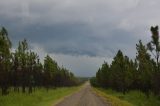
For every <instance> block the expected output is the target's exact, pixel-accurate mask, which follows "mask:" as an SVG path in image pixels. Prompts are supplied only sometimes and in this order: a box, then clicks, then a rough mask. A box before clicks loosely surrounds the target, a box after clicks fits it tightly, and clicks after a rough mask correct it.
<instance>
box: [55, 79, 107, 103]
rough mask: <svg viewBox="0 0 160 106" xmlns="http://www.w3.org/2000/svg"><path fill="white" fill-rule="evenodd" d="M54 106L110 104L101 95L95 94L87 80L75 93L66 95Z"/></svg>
mask: <svg viewBox="0 0 160 106" xmlns="http://www.w3.org/2000/svg"><path fill="white" fill-rule="evenodd" d="M56 106H110V105H109V104H108V103H107V102H106V101H105V100H104V99H103V98H102V97H99V96H98V95H96V94H95V93H94V92H93V91H92V88H91V86H90V84H89V82H87V83H86V84H85V85H84V87H83V88H82V89H81V90H80V91H79V92H77V93H74V94H72V95H71V96H69V97H66V98H65V99H64V100H63V101H61V102H60V103H58V104H57V105H56Z"/></svg>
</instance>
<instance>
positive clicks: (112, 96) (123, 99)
mask: <svg viewBox="0 0 160 106" xmlns="http://www.w3.org/2000/svg"><path fill="white" fill-rule="evenodd" d="M94 90H95V91H96V92H97V93H99V94H100V95H102V96H105V98H106V99H107V100H108V101H110V102H111V103H112V105H113V106H160V100H159V98H158V97H156V96H154V95H153V94H151V95H150V97H149V98H147V97H146V95H145V94H144V93H142V92H140V91H130V92H128V93H126V94H125V95H124V94H123V93H120V92H116V91H113V90H111V89H103V88H94Z"/></svg>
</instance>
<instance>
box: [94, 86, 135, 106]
mask: <svg viewBox="0 0 160 106" xmlns="http://www.w3.org/2000/svg"><path fill="white" fill-rule="evenodd" d="M93 89H94V91H95V93H96V94H98V95H100V96H102V97H104V98H105V99H106V101H107V102H109V104H111V105H112V106H134V105H132V104H131V103H129V102H127V101H124V100H121V99H119V98H117V97H116V96H113V95H111V94H108V93H106V90H105V89H102V88H93Z"/></svg>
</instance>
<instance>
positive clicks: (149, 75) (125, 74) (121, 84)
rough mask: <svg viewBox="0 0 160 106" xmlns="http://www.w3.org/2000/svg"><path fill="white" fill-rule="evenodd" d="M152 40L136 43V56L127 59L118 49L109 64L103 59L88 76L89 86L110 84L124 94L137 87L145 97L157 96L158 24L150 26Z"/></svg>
mask: <svg viewBox="0 0 160 106" xmlns="http://www.w3.org/2000/svg"><path fill="white" fill-rule="evenodd" d="M150 31H151V40H150V42H148V43H147V44H146V45H145V44H143V43H142V41H141V40H139V42H138V43H137V44H136V50H137V52H136V58H135V59H130V58H129V57H128V56H126V55H124V54H123V53H122V51H121V50H119V51H118V52H117V54H116V56H115V57H114V58H113V61H112V63H111V64H110V65H109V64H108V63H107V62H104V63H103V64H102V66H101V67H100V68H99V70H98V71H97V73H96V77H93V78H91V80H90V82H91V84H92V86H96V87H103V88H105V89H107V88H110V89H113V90H115V91H118V92H122V93H123V94H125V93H127V92H128V91H131V90H138V91H141V92H143V93H145V95H146V96H147V97H149V96H150V94H151V93H153V94H154V95H156V96H160V83H159V81H160V62H159V56H160V41H159V29H158V26H155V27H153V26H152V27H151V28H150Z"/></svg>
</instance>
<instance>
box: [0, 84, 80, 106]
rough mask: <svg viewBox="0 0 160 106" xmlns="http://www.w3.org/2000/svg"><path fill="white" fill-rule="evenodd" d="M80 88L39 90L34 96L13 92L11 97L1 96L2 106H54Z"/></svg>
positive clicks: (0, 104)
mask: <svg viewBox="0 0 160 106" xmlns="http://www.w3.org/2000/svg"><path fill="white" fill-rule="evenodd" d="M78 89H79V87H64V88H57V89H51V90H49V91H48V92H47V91H46V89H37V90H36V91H35V92H33V93H32V94H28V93H16V92H13V91H11V92H10V94H9V95H7V96H2V95H0V106H53V105H54V104H55V103H56V102H57V101H58V100H60V99H62V98H63V97H65V96H66V95H69V94H71V93H73V92H75V91H77V90H78Z"/></svg>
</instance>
